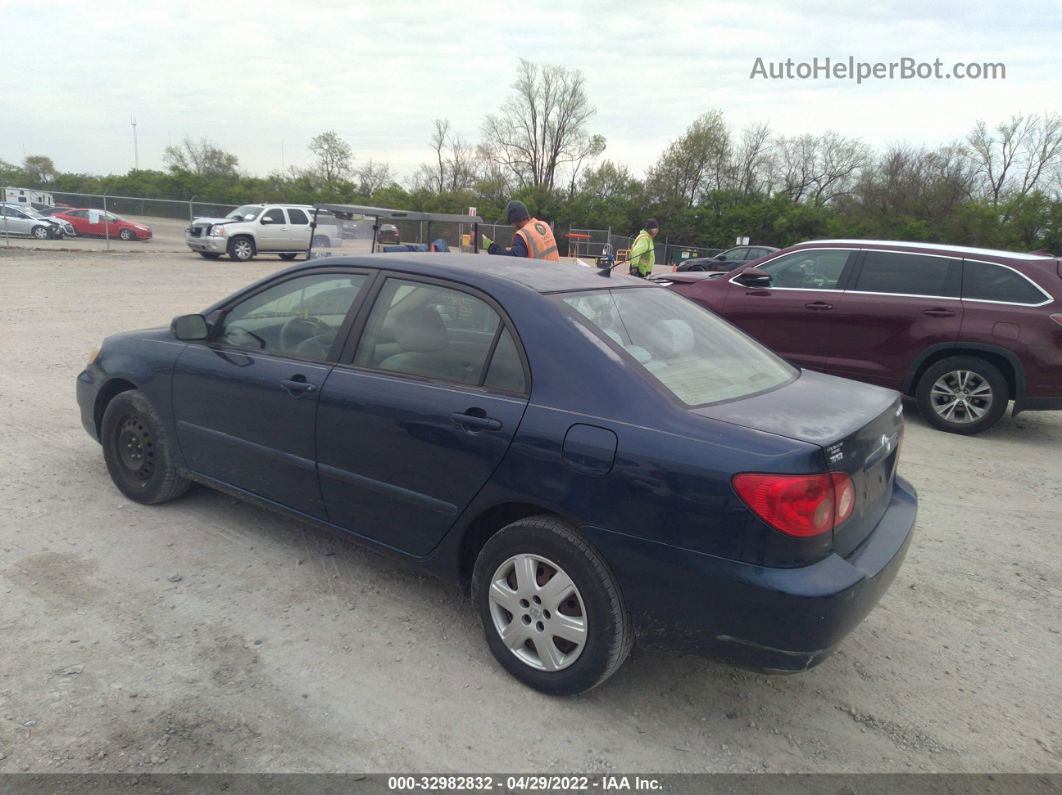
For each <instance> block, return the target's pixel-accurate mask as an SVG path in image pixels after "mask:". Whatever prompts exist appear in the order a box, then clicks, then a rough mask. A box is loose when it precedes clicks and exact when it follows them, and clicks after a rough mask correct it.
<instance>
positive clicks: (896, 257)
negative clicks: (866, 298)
mask: <svg viewBox="0 0 1062 795" xmlns="http://www.w3.org/2000/svg"><path fill="white" fill-rule="evenodd" d="M954 262H955V260H950V259H947V258H945V257H931V256H927V255H925V254H904V253H902V252H899V251H868V252H867V253H866V256H865V257H864V258H863V267H862V268H860V270H859V276H858V277H857V278H856V282H855V284H854V285H853V286H852V287H850V288H849V289H850V290H854V291H856V292H861V293H899V294H902V295H931V296H941V297H945V298H955V297H958V284H957V283H956V280H955V279H954V277H953V276H952V275H951V274H953V273H954V271H953V270H952V263H954Z"/></svg>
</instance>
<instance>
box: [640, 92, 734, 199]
mask: <svg viewBox="0 0 1062 795" xmlns="http://www.w3.org/2000/svg"><path fill="white" fill-rule="evenodd" d="M729 160H730V131H729V129H728V128H727V126H726V122H725V121H724V120H723V114H722V113H721V112H720V111H717V110H714V111H710V112H709V113H705V114H703V115H701V116H699V117H698V118H697V119H695V120H694V122H693V124H691V125H690V126H689V127H688V128H687V129H686V132H685V134H684V135H682V137H680V138H678V139H676V140H674V141H672V142H671V143H670V144H668V146H667V148H666V149H665V150H664V152H663V153H662V154H661V155H660V157H659V158H658V159H657V161H656V163H655V164H654V165H653V166H652V168H650V169H649V173H648V175H647V179H646V181H647V183H648V187H649V191H650V194H651V195H653V196H654V197H655V198H656V199H657V200H659V201H662V202H681V203H682V204H684V205H685V206H687V207H692V206H693V205H694V204H695V203H696V202H697V200H698V199H699V198H700V197H701V196H703V195H704V194H705V193H706V192H707V191H709V190H717V189H719V188H722V187H724V186H725V184H726V182H727V178H728V176H727V175H728V173H729V169H730V166H729Z"/></svg>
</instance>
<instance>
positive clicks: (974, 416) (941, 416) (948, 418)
mask: <svg viewBox="0 0 1062 795" xmlns="http://www.w3.org/2000/svg"><path fill="white" fill-rule="evenodd" d="M915 398H916V399H917V401H918V410H919V412H921V414H922V416H923V417H924V418H925V419H926V421H927V422H928V423H929V424H930V425H932V426H933V427H934V428H939V429H940V430H942V431H949V432H950V433H961V434H965V435H967V436H972V435H973V434H976V433H980V432H981V431H984V430H987V429H988V428H990V427H992V426H993V425H995V424H996V423H997V422H998V421H999V419H1000V417H1002V416H1003V413H1004V412H1005V411H1006V410H1007V401H1008V400H1009V398H1010V395H1009V392H1008V389H1007V380H1006V379H1005V378H1004V377H1003V373H1001V372H1000V371H999V368H998V367H996V366H995V365H994V364H991V363H990V362H988V361H986V360H984V359H981V358H979V357H977V356H952V357H950V358H947V359H942V360H941V361H939V362H937V363H936V364H934V365H932V366H930V367H929V368H928V369H927V370H926V371H925V372H924V373H922V377H921V378H920V379H919V380H918V387H917V388H916V390H915Z"/></svg>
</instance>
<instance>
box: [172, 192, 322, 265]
mask: <svg viewBox="0 0 1062 795" xmlns="http://www.w3.org/2000/svg"><path fill="white" fill-rule="evenodd" d="M312 220H313V207H311V206H309V205H305V204H298V205H295V204H245V205H243V206H241V207H237V208H236V209H235V210H233V211H232V212H230V213H229V214H228V215H226V216H225V217H224V218H196V219H195V220H194V221H193V222H192V225H191V226H190V227H188V229H186V230H185V242H186V243H187V244H188V248H190V249H192V251H194V252H196V253H197V254H199V256H201V257H203V258H204V259H218V258H220V257H221V255H222V254H228V255H229V258H230V259H234V260H238V261H240V262H247V261H248V260H252V259H254V258H255V257H256V256H257V255H258V254H276V255H278V256H279V257H280V258H281V259H285V260H293V259H295V257H297V256H298V255H299V254H305V253H306V252H307V250H308V249H309V247H310V232H311V222H312ZM341 237H342V232H341V230H340V227H339V223H338V221H337V220H336V218H335V216H334V215H331V214H330V213H319V214H318V217H317V228H316V230H314V234H313V245H314V247H315V248H329V247H330V246H331V245H332V241H333V240H335V241H338V240H339V239H340V238H341Z"/></svg>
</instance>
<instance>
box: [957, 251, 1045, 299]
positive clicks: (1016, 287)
mask: <svg viewBox="0 0 1062 795" xmlns="http://www.w3.org/2000/svg"><path fill="white" fill-rule="evenodd" d="M962 297H963V298H971V299H974V300H978V301H1003V302H1006V303H1008V304H1042V303H1043V302H1044V301H1045V300H1047V296H1045V295H1044V294H1043V293H1041V292H1040V290H1039V289H1037V288H1036V287H1034V286H1033V285H1032V283H1030V282H1029V280H1028V279H1026V278H1025V277H1024V276H1022V275H1020V274H1018V273H1015V272H1014V271H1012V270H1011V269H1010V268H1004V267H1003V266H1002V265H993V264H992V263H990V262H971V261H970V260H966V261H965V262H963V268H962Z"/></svg>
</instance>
